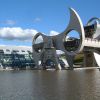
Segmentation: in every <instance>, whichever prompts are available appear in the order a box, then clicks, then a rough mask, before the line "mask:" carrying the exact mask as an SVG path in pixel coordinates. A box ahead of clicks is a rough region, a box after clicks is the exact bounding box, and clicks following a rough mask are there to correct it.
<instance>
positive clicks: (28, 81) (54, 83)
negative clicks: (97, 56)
mask: <svg viewBox="0 0 100 100" xmlns="http://www.w3.org/2000/svg"><path fill="white" fill-rule="evenodd" d="M99 74H100V72H99V71H98V70H74V71H70V70H68V71H64V70H63V71H41V70H39V71H36V70H34V71H8V72H6V71H5V72H0V100H99V99H100V75H99Z"/></svg>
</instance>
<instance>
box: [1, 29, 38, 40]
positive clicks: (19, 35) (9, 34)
mask: <svg viewBox="0 0 100 100" xmlns="http://www.w3.org/2000/svg"><path fill="white" fill-rule="evenodd" d="M36 33H37V30H34V29H22V28H20V27H13V28H10V27H4V28H0V39H6V40H19V41H32V38H33V36H34V35H35V34H36Z"/></svg>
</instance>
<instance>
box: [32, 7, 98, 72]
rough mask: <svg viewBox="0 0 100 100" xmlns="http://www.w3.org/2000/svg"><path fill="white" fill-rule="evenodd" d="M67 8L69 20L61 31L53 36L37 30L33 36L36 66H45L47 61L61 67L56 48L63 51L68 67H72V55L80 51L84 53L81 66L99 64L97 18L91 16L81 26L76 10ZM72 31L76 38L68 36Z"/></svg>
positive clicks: (53, 65)
mask: <svg viewBox="0 0 100 100" xmlns="http://www.w3.org/2000/svg"><path fill="white" fill-rule="evenodd" d="M69 10H70V21H69V24H68V26H67V28H66V29H65V30H64V31H63V32H62V33H60V34H58V35H55V36H46V35H44V34H42V33H40V32H39V33H37V34H36V35H35V36H34V38H33V43H32V49H33V58H34V61H35V65H36V66H37V67H40V66H41V67H42V68H46V66H48V63H51V66H52V67H54V68H55V69H57V70H59V69H62V67H61V64H60V62H59V59H58V55H57V54H56V50H61V51H63V52H64V54H65V58H66V61H67V62H68V65H69V68H70V69H73V61H74V60H73V59H74V57H75V56H76V55H77V54H78V53H80V52H81V51H82V52H83V53H84V60H83V65H82V66H85V67H89V66H90V67H92V66H100V63H99V59H100V56H99V52H100V49H99V48H100V41H99V40H100V24H99V22H100V21H99V18H95V17H94V18H91V19H90V20H89V21H88V23H87V25H85V26H83V23H82V21H81V19H80V17H79V15H78V14H77V12H76V11H75V10H74V9H73V8H69ZM73 31H75V32H77V33H78V37H77V38H72V37H69V36H68V34H69V33H70V32H73ZM74 35H75V34H74ZM51 66H50V67H51Z"/></svg>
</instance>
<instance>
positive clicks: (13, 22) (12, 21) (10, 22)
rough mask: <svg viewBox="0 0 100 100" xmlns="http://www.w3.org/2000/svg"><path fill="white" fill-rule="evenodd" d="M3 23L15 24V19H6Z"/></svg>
mask: <svg viewBox="0 0 100 100" xmlns="http://www.w3.org/2000/svg"><path fill="white" fill-rule="evenodd" d="M4 23H5V24H7V25H15V24H16V21H14V20H6V21H5V22H4Z"/></svg>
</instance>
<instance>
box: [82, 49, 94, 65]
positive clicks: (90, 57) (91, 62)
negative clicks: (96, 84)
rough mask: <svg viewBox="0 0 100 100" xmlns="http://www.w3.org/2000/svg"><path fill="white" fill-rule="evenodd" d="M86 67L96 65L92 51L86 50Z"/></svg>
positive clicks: (84, 63)
mask: <svg viewBox="0 0 100 100" xmlns="http://www.w3.org/2000/svg"><path fill="white" fill-rule="evenodd" d="M83 66H84V67H95V59H94V55H93V52H92V51H84V61H83Z"/></svg>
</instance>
